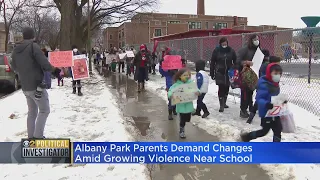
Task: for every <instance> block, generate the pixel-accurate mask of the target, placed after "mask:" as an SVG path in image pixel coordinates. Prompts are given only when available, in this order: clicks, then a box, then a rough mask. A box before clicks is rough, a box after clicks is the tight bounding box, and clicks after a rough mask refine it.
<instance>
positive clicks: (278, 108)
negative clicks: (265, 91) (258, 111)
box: [266, 94, 290, 117]
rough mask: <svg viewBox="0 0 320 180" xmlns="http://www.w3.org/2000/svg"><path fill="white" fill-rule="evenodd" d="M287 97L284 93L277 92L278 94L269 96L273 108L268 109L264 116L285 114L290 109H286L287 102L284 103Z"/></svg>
mask: <svg viewBox="0 0 320 180" xmlns="http://www.w3.org/2000/svg"><path fill="white" fill-rule="evenodd" d="M287 99H288V98H287V96H286V95H284V94H279V95H278V96H272V97H271V103H272V104H273V108H272V109H270V110H268V112H267V114H266V117H276V116H284V115H287V114H288V113H289V112H290V111H289V109H288V104H286V103H284V101H286V100H287Z"/></svg>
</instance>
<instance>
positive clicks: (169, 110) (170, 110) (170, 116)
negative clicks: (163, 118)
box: [168, 109, 173, 120]
mask: <svg viewBox="0 0 320 180" xmlns="http://www.w3.org/2000/svg"><path fill="white" fill-rule="evenodd" d="M168 112H169V116H168V120H173V117H172V112H173V110H172V109H168Z"/></svg>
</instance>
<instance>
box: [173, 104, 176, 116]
mask: <svg viewBox="0 0 320 180" xmlns="http://www.w3.org/2000/svg"><path fill="white" fill-rule="evenodd" d="M173 115H175V116H176V115H177V111H176V106H174V107H173Z"/></svg>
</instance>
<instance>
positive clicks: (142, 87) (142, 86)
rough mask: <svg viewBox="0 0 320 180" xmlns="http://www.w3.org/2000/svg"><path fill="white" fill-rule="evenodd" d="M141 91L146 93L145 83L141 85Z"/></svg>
mask: <svg viewBox="0 0 320 180" xmlns="http://www.w3.org/2000/svg"><path fill="white" fill-rule="evenodd" d="M141 90H142V91H145V90H146V89H145V87H144V83H141Z"/></svg>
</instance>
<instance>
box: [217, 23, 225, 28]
mask: <svg viewBox="0 0 320 180" xmlns="http://www.w3.org/2000/svg"><path fill="white" fill-rule="evenodd" d="M226 28H228V23H216V25H215V29H226Z"/></svg>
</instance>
